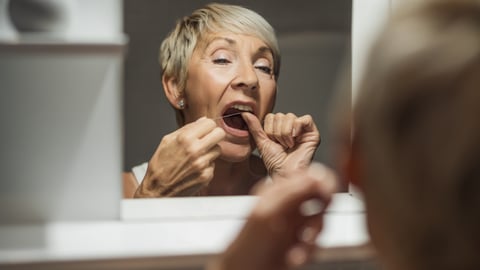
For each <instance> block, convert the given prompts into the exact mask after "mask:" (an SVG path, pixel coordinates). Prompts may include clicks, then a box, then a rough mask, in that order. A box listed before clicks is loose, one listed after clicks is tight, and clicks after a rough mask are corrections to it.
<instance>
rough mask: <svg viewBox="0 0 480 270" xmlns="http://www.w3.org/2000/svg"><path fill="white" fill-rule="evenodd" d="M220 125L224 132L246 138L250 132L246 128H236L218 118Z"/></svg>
mask: <svg viewBox="0 0 480 270" xmlns="http://www.w3.org/2000/svg"><path fill="white" fill-rule="evenodd" d="M220 123H221V126H222V128H223V130H225V132H226V133H228V134H230V135H233V136H234V137H239V138H248V137H249V135H250V133H249V132H248V130H242V129H236V128H232V127H230V126H228V125H227V124H226V123H225V121H223V119H221V120H220Z"/></svg>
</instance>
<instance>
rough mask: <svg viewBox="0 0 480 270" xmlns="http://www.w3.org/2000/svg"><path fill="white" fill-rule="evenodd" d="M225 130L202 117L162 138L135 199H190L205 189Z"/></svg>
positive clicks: (210, 178) (211, 176)
mask: <svg viewBox="0 0 480 270" xmlns="http://www.w3.org/2000/svg"><path fill="white" fill-rule="evenodd" d="M224 138H225V131H224V130H223V129H221V128H219V127H217V124H216V123H215V121H213V120H212V119H208V118H205V117H202V118H200V119H198V120H197V121H195V122H193V123H189V124H187V125H185V126H183V127H182V128H180V129H178V130H176V131H175V132H173V133H170V134H168V135H166V136H164V137H163V139H162V141H161V142H160V145H159V146H158V148H157V150H156V151H155V153H154V154H153V156H152V158H151V159H150V161H149V162H148V168H147V173H146V174H145V177H144V178H143V181H142V183H141V184H140V186H139V187H138V189H137V191H136V192H135V197H136V198H148V197H150V198H153V197H172V196H189V195H194V194H196V193H197V192H198V191H199V190H201V189H202V188H204V187H206V186H208V184H209V183H210V181H211V180H212V178H213V173H214V169H215V162H214V161H215V159H217V158H218V157H219V156H220V146H219V145H218V143H219V142H220V141H222V140H223V139H224Z"/></svg>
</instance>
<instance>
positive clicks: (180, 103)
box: [177, 98, 185, 110]
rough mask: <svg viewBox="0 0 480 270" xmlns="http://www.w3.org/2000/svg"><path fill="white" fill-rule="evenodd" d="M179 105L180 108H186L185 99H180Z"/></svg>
mask: <svg viewBox="0 0 480 270" xmlns="http://www.w3.org/2000/svg"><path fill="white" fill-rule="evenodd" d="M177 105H178V107H180V110H183V109H184V108H185V100H183V98H182V99H180V100H179V101H178V103H177Z"/></svg>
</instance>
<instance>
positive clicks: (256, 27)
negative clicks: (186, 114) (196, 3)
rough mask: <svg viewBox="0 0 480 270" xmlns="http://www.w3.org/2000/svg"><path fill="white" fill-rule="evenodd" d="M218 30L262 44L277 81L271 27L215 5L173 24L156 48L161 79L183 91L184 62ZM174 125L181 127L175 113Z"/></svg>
mask: <svg viewBox="0 0 480 270" xmlns="http://www.w3.org/2000/svg"><path fill="white" fill-rule="evenodd" d="M220 31H227V32H232V33H237V34H246V35H253V36H255V37H257V38H259V39H260V40H262V41H263V42H265V44H266V45H267V46H268V47H269V48H270V49H271V51H272V54H273V59H274V63H273V74H274V76H275V79H276V80H278V76H279V73H280V49H279V47H278V41H277V38H276V36H275V31H274V29H273V27H272V26H271V25H270V24H269V23H268V22H267V21H266V20H265V19H264V18H263V17H262V16H260V15H259V14H258V13H256V12H254V11H252V10H250V9H247V8H244V7H241V6H236V5H227V4H217V3H212V4H209V5H207V6H205V7H204V8H200V9H198V10H195V11H194V12H193V13H192V14H191V15H190V16H186V17H184V18H183V19H181V20H179V21H178V22H177V24H176V26H175V28H174V29H173V30H172V32H170V34H169V35H168V36H167V37H166V38H165V40H164V41H163V42H162V44H161V46H160V64H161V69H162V76H164V77H166V78H175V79H176V83H177V86H178V89H179V90H180V91H181V92H183V91H184V89H185V85H186V81H187V77H188V74H187V67H188V61H189V59H190V57H191V55H192V53H193V51H194V50H195V48H196V47H197V46H198V44H199V43H201V42H202V41H205V40H204V39H206V38H207V36H208V35H209V34H211V33H215V32H220ZM177 122H178V123H179V125H183V117H182V116H181V114H180V113H179V111H178V110H177Z"/></svg>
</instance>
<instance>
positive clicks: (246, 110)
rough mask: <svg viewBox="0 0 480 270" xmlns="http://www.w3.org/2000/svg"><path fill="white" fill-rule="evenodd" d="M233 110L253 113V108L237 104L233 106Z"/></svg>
mask: <svg viewBox="0 0 480 270" xmlns="http://www.w3.org/2000/svg"><path fill="white" fill-rule="evenodd" d="M232 108H234V109H237V110H239V111H244V112H253V109H252V107H250V106H248V105H240V104H235V105H233V106H232Z"/></svg>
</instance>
